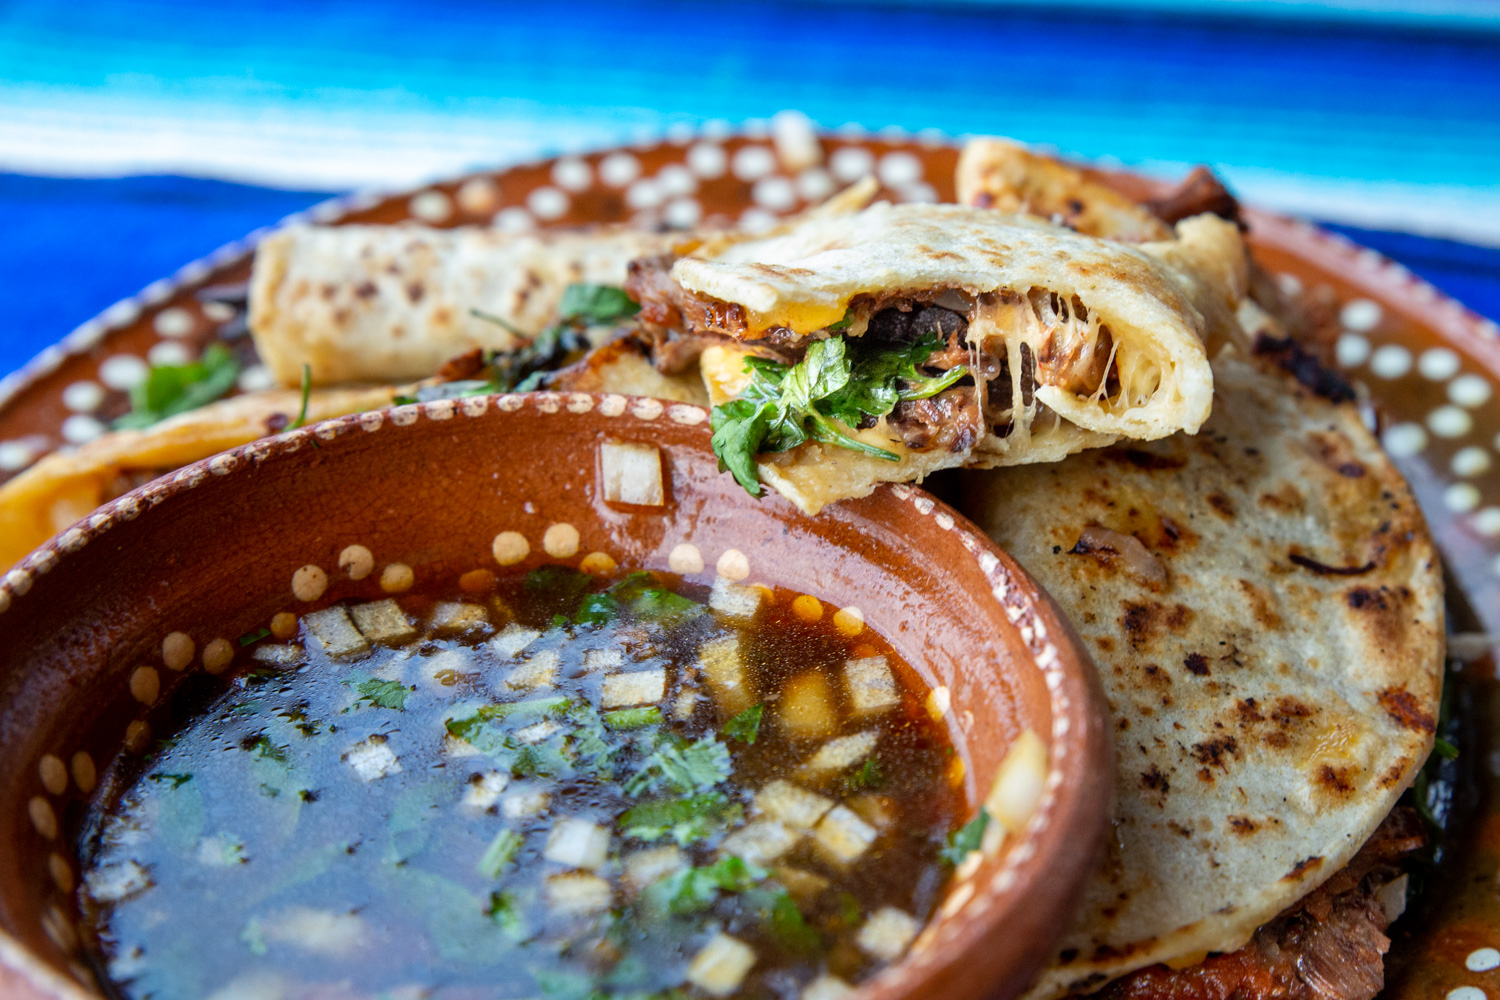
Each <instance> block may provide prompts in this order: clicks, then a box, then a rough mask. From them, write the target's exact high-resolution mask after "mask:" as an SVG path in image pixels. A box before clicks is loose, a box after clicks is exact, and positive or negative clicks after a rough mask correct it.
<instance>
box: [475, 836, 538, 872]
mask: <svg viewBox="0 0 1500 1000" xmlns="http://www.w3.org/2000/svg"><path fill="white" fill-rule="evenodd" d="M525 842H526V838H525V837H522V836H521V835H520V834H519V833H517V832H516V831H514V830H501V831H500V832H499V833H497V834H495V839H494V840H491V841H490V846H489V847H486V848H485V849H484V853H483V854H481V855H480V856H479V863H478V864H477V865H475V866H474V869H475V870H476V871H477V872H479V874H480V875H483V876H484V877H485V878H499V877H500V876H501V875H502V874H503V873H504V872H505V869H506V868H507V867H509V865H510V863H511V862H512V861H514V860H515V859H516V854H517V853H518V852H519V851H520V850H521V845H522V844H523V843H525Z"/></svg>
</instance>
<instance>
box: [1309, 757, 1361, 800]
mask: <svg viewBox="0 0 1500 1000" xmlns="http://www.w3.org/2000/svg"><path fill="white" fill-rule="evenodd" d="M1356 770H1357V769H1356V768H1354V767H1351V766H1348V765H1345V766H1343V767H1334V766H1333V765H1332V764H1320V765H1319V766H1318V772H1317V775H1316V776H1315V778H1314V780H1315V781H1316V782H1317V783H1318V786H1319V787H1320V788H1322V789H1323V790H1324V791H1326V792H1332V793H1334V794H1337V795H1347V794H1349V793H1350V792H1352V791H1354V775H1355V772H1356Z"/></svg>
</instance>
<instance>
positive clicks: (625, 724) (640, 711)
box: [604, 705, 662, 729]
mask: <svg viewBox="0 0 1500 1000" xmlns="http://www.w3.org/2000/svg"><path fill="white" fill-rule="evenodd" d="M661 721H662V719H661V709H659V708H657V707H656V706H655V705H647V706H646V707H644V708H620V709H616V710H615V711H613V712H605V713H604V724H605V725H606V726H608V727H609V728H611V729H644V728H645V727H647V726H659V725H661Z"/></svg>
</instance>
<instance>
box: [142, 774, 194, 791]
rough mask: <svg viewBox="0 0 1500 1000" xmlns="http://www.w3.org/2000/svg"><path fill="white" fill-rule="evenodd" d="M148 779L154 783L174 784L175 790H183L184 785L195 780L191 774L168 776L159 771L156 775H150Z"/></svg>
mask: <svg viewBox="0 0 1500 1000" xmlns="http://www.w3.org/2000/svg"><path fill="white" fill-rule="evenodd" d="M146 777H148V778H150V779H151V780H152V781H169V782H171V783H172V787H173V788H181V787H182V786H183V785H185V784H187V783H188V782H189V781H192V780H193V776H192V775H191V774H166V773H164V772H161V771H158V772H157V773H155V774H148V775H147V776H146Z"/></svg>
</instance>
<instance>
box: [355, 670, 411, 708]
mask: <svg viewBox="0 0 1500 1000" xmlns="http://www.w3.org/2000/svg"><path fill="white" fill-rule="evenodd" d="M355 690H356V691H358V692H359V695H360V697H359V700H360V701H367V702H369V703H370V704H371V705H374V706H375V707H377V708H391V709H395V710H396V711H398V712H400V711H402V710H403V709H405V708H406V699H407V696H408V695H410V694H411V692H412V689H411V688H408V687H407V686H406V685H404V684H402V683H401V682H400V681H382V680H376V679H375V678H373V677H372V678H370V679H369V680H367V681H364V682H363V683H361V684H360V685H359V687H357V688H355ZM356 704H358V702H356Z"/></svg>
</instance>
